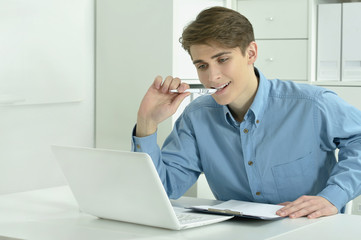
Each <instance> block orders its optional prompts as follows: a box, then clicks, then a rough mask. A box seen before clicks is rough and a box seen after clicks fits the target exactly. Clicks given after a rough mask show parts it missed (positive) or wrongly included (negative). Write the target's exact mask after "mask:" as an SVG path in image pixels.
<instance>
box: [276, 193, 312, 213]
mask: <svg viewBox="0 0 361 240" xmlns="http://www.w3.org/2000/svg"><path fill="white" fill-rule="evenodd" d="M306 201H307V196H302V197H299V198H298V199H296V200H295V201H293V202H289V203H288V204H287V205H286V206H285V207H283V208H281V209H280V210H278V211H277V212H276V214H277V215H279V216H281V217H286V216H289V215H290V214H292V213H294V212H297V211H299V210H300V209H302V208H303V207H305V205H304V202H306Z"/></svg>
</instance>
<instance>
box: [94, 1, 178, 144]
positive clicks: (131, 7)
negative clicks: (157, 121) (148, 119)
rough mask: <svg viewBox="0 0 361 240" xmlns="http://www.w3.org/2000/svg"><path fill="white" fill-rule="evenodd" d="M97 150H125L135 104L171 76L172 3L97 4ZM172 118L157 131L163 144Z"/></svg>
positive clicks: (136, 108)
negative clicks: (155, 83) (156, 80)
mask: <svg viewBox="0 0 361 240" xmlns="http://www.w3.org/2000/svg"><path fill="white" fill-rule="evenodd" d="M96 2H97V4H96V9H97V10H96V18H97V20H96V146H97V147H99V148H113V149H123V150H130V147H131V145H130V143H131V133H132V129H133V127H134V125H135V123H136V120H137V112H138V108H139V104H140V102H141V100H142V98H143V96H144V94H145V93H146V91H147V90H148V88H149V86H150V85H151V83H152V82H153V81H154V78H155V76H157V75H161V76H167V75H171V74H172V1H169V0H152V1H144V0H132V1H119V0H99V1H96ZM170 130H171V119H169V120H167V121H165V122H164V123H162V124H161V125H160V127H159V129H158V142H159V143H162V142H163V140H164V139H165V137H166V136H167V135H168V134H169V132H170Z"/></svg>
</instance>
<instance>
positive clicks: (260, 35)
mask: <svg viewBox="0 0 361 240" xmlns="http://www.w3.org/2000/svg"><path fill="white" fill-rule="evenodd" d="M307 2H308V1H307V0H272V1H269V0H238V1H237V10H238V12H240V13H241V14H243V15H244V16H245V17H247V18H248V20H249V21H250V22H251V23H252V25H253V28H254V32H255V37H256V39H278V38H307V37H308V11H307V10H308V4H307Z"/></svg>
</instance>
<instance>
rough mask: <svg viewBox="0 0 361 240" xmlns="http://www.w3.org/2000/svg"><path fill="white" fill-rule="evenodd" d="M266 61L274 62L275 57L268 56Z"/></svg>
mask: <svg viewBox="0 0 361 240" xmlns="http://www.w3.org/2000/svg"><path fill="white" fill-rule="evenodd" d="M266 61H267V62H274V61H275V59H274V58H273V57H270V58H267V59H266Z"/></svg>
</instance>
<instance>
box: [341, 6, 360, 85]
mask: <svg viewBox="0 0 361 240" xmlns="http://www.w3.org/2000/svg"><path fill="white" fill-rule="evenodd" d="M360 13H361V3H344V4H343V14H342V16H343V23H342V34H343V38H342V81H361V46H360V43H361V24H360V22H361V14H360Z"/></svg>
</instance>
